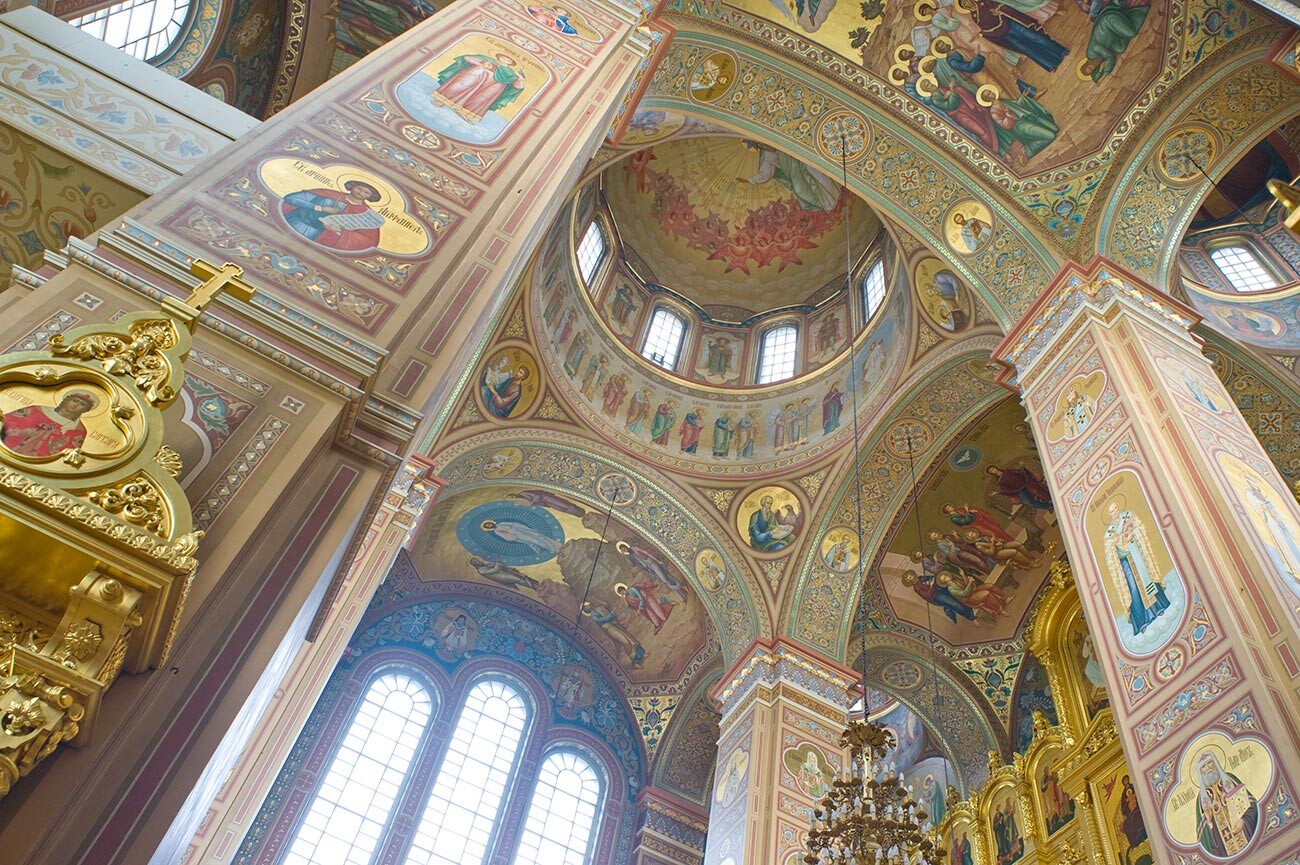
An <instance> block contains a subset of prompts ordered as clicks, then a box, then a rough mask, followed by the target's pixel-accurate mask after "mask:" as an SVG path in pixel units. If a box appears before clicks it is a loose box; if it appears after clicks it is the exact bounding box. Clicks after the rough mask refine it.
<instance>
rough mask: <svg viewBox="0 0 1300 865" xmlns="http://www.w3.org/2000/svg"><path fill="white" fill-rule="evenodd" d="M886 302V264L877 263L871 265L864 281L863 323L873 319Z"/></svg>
mask: <svg viewBox="0 0 1300 865" xmlns="http://www.w3.org/2000/svg"><path fill="white" fill-rule="evenodd" d="M884 302H885V263H884V262H883V261H877V262H876V263H875V264H873V265H871V270H869V271H867V276H866V278H865V279H863V280H862V316H863V321H870V320H871V317H872V316H873V315H875V314H876V310H878V309H880V305H881V304H882V303H884Z"/></svg>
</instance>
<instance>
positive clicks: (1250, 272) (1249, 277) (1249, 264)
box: [1210, 243, 1278, 292]
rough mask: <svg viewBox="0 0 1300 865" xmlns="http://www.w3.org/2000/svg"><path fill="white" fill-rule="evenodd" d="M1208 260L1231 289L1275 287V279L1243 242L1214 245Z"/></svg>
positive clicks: (1257, 289) (1247, 290) (1254, 289)
mask: <svg viewBox="0 0 1300 865" xmlns="http://www.w3.org/2000/svg"><path fill="white" fill-rule="evenodd" d="M1210 260H1211V261H1213V262H1214V265H1215V267H1217V268H1219V271H1220V272H1221V273H1222V274H1223V276H1224V278H1225V279H1227V280H1228V284H1229V285H1231V286H1232V289H1233V291H1240V292H1251V291H1268V290H1269V289H1270V288H1277V285H1278V283H1277V279H1276V278H1275V277H1274V276H1273V274H1272V273H1271V272H1270V271H1269V269H1268V268H1267V267H1265V266H1264V262H1262V261H1260V258H1259V255H1258V254H1257V253H1256V252H1255V250H1254V249H1252V248H1251V247H1250V246H1249V245H1247V244H1245V243H1233V244H1229V245H1225V246H1216V247H1215V248H1214V249H1211V250H1210Z"/></svg>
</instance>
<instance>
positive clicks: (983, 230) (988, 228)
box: [943, 199, 993, 255]
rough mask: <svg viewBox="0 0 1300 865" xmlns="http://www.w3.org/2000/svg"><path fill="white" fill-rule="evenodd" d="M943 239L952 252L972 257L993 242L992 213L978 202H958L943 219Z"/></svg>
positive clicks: (970, 200)
mask: <svg viewBox="0 0 1300 865" xmlns="http://www.w3.org/2000/svg"><path fill="white" fill-rule="evenodd" d="M943 238H944V240H946V241H947V242H948V245H949V246H950V247H952V249H953V251H954V252H957V253H960V254H961V255H974V254H976V253H977V252H979V251H981V250H982V249H984V248H985V247H986V246H988V245H989V243H990V242H991V241H992V240H993V213H992V212H991V211H990V210H989V209H988V206H987V205H986V204H984V203H983V202H980V201H975V200H973V199H967V200H966V201H962V202H958V203H957V204H955V205H953V207H952V209H951V210H949V211H948V213H947V215H946V216H944V218H943Z"/></svg>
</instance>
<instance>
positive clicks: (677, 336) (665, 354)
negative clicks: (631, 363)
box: [641, 307, 686, 372]
mask: <svg viewBox="0 0 1300 865" xmlns="http://www.w3.org/2000/svg"><path fill="white" fill-rule="evenodd" d="M685 336H686V322H685V321H683V320H682V317H681V316H679V315H675V314H673V313H672V312H669V311H668V310H666V309H664V308H663V307H660V308H659V309H656V310H655V314H654V315H653V316H652V317H651V318H650V329H649V330H647V331H646V334H645V342H644V343H643V344H642V346H641V356H642V357H644V358H646V359H647V360H649V361H650V362H651V363H653V364H657V365H658V366H661V367H663V368H664V369H666V370H668V371H669V372H672V371H673V370H674V369H676V368H677V355H679V354H680V353H681V350H682V338H683V337H685Z"/></svg>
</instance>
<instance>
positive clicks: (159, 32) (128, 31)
mask: <svg viewBox="0 0 1300 865" xmlns="http://www.w3.org/2000/svg"><path fill="white" fill-rule="evenodd" d="M189 14H190V0H124V2H122V3H114V4H113V5H112V6H106V7H105V8H103V9H99V10H96V11H94V12H91V13H90V14H89V15H82V16H80V17H79V18H73V19H71V20H70V21H69V22H68V23H69V24H71V25H72V26H73V27H76V28H78V29H80V30H84V31H85V32H87V33H89V34H90V35H91V36H94V37H95V38H96V39H102V40H104V41H105V42H107V43H108V44H109V45H112V46H113V47H114V48H120V49H122V50H123V51H125V52H126V53H127V54H130V55H131V56H132V57H135V58H137V59H139V60H152V59H153V58H154V57H157V56H158V55H159V54H162V53H163V52H164V51H166V50H167V49H168V48H170V47H171V45H172V43H173V42H175V41H176V37H177V36H179V35H180V32H181V27H182V26H183V25H184V24H185V19H186V18H187V17H188V16H189Z"/></svg>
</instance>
